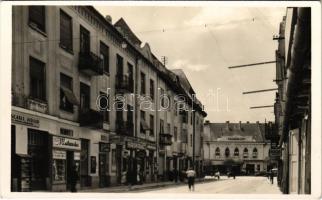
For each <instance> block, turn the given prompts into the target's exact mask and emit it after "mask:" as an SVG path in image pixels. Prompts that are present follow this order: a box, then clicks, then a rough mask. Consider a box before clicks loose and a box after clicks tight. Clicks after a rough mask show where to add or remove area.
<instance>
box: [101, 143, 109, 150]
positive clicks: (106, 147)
mask: <svg viewBox="0 0 322 200" xmlns="http://www.w3.org/2000/svg"><path fill="white" fill-rule="evenodd" d="M99 150H100V152H109V151H110V144H109V143H103V142H100V143H99Z"/></svg>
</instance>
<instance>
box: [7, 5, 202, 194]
mask: <svg viewBox="0 0 322 200" xmlns="http://www.w3.org/2000/svg"><path fill="white" fill-rule="evenodd" d="M12 28H13V52H12V55H13V56H12V58H13V59H12V114H11V117H12V126H11V127H12V130H11V136H12V137H11V142H12V145H11V146H12V149H11V151H12V152H11V157H12V160H11V166H12V167H11V186H12V191H36V190H48V191H66V190H68V189H69V187H70V184H69V183H70V174H71V173H72V172H71V170H72V167H73V166H76V167H77V170H78V172H79V176H80V180H79V183H78V186H77V187H78V188H79V189H82V188H90V187H107V186H110V185H118V184H122V183H125V180H124V179H126V173H131V174H133V176H135V177H137V176H136V175H139V177H140V179H139V180H135V182H143V183H144V182H150V181H159V180H164V179H168V178H169V172H170V171H172V170H173V169H177V170H179V169H182V170H183V169H186V168H187V167H189V166H193V167H196V169H198V170H199V171H200V172H199V171H198V173H200V174H201V169H202V154H201V152H202V151H201V150H200V141H201V140H202V139H201V135H202V130H203V127H202V125H203V119H204V117H205V116H206V113H205V112H204V111H203V106H202V104H201V103H200V102H199V101H198V100H197V99H196V98H194V95H195V93H194V91H193V89H192V87H191V85H190V84H186V83H189V81H188V80H187V78H186V77H185V76H184V73H175V72H172V71H170V70H168V69H167V68H165V66H164V65H163V64H162V63H161V62H160V61H159V60H158V59H157V58H156V57H155V56H154V55H153V53H152V52H151V50H150V47H149V45H148V44H145V45H143V47H141V46H142V45H141V41H140V40H139V38H137V37H136V36H135V34H134V33H133V32H132V31H131V29H130V28H129V27H128V25H127V24H126V22H125V21H124V20H123V19H122V18H121V19H120V20H118V21H117V22H116V23H115V24H112V21H111V17H110V16H106V17H103V16H102V15H101V14H100V13H99V12H98V11H97V10H95V9H94V8H93V7H91V6H62V7H60V6H14V7H13V27H12ZM178 96H179V97H178ZM177 105H178V106H177ZM179 107H180V108H179ZM183 108H184V109H183ZM188 116H190V118H189V117H188Z"/></svg>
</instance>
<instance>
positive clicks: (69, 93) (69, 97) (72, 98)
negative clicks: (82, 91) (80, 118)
mask: <svg viewBox="0 0 322 200" xmlns="http://www.w3.org/2000/svg"><path fill="white" fill-rule="evenodd" d="M60 89H61V90H62V91H63V93H64V95H65V96H66V98H67V100H68V101H69V102H70V103H72V104H73V105H79V102H78V100H77V98H76V96H75V95H74V93H73V92H72V91H71V90H69V89H67V88H64V87H60Z"/></svg>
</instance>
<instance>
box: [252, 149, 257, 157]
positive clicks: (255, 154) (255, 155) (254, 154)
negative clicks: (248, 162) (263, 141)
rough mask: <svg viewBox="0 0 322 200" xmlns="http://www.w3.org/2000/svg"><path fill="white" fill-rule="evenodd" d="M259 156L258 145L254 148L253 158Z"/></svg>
mask: <svg viewBox="0 0 322 200" xmlns="http://www.w3.org/2000/svg"><path fill="white" fill-rule="evenodd" d="M257 156H258V152H257V149H256V147H255V148H254V149H253V158H257Z"/></svg>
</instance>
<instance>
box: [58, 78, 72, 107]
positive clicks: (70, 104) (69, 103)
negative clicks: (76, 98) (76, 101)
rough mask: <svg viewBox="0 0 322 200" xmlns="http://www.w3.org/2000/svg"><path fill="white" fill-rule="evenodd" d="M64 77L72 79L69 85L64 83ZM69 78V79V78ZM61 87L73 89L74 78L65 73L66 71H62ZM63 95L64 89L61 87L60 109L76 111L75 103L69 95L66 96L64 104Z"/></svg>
mask: <svg viewBox="0 0 322 200" xmlns="http://www.w3.org/2000/svg"><path fill="white" fill-rule="evenodd" d="M63 77H64V78H66V79H65V80H66V81H70V83H69V84H70V85H69V86H67V87H66V86H65V85H63V84H62V83H63V82H62V80H63ZM67 79H69V80H67ZM60 87H65V88H67V89H69V90H71V91H73V78H72V77H70V76H68V75H66V74H64V73H60ZM63 96H65V95H64V92H63V91H62V89H61V88H60V98H59V109H60V110H63V111H67V112H70V113H74V105H73V104H72V103H71V102H69V101H68V99H67V97H65V98H66V103H65V104H63V102H62V100H63Z"/></svg>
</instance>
